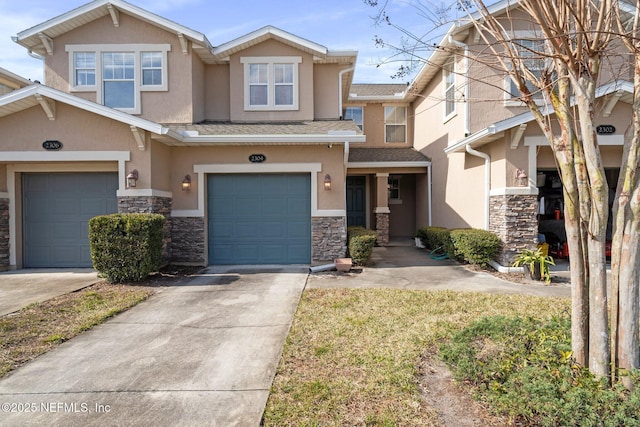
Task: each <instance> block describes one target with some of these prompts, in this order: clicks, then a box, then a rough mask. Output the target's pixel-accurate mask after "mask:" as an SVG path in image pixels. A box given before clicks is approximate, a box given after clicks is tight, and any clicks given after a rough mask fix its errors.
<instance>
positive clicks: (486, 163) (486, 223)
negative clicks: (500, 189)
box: [465, 145, 491, 230]
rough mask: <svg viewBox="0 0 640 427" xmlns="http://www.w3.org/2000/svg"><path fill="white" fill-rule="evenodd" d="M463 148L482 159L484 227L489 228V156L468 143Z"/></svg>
mask: <svg viewBox="0 0 640 427" xmlns="http://www.w3.org/2000/svg"><path fill="white" fill-rule="evenodd" d="M465 149H466V150H467V153H469V154H471V155H472V156H476V157H480V158H482V159H484V194H485V196H484V197H485V201H484V229H485V230H489V201H490V199H489V198H490V194H489V192H490V190H491V157H490V156H489V155H488V154H487V153H483V152H482V151H477V150H474V149H473V148H471V146H470V145H466V146H465Z"/></svg>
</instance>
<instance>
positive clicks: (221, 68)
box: [204, 64, 242, 121]
mask: <svg viewBox="0 0 640 427" xmlns="http://www.w3.org/2000/svg"><path fill="white" fill-rule="evenodd" d="M204 90H205V106H206V119H207V120H214V121H227V120H230V118H231V116H230V98H231V89H230V75H229V65H228V64H224V65H207V66H206V68H205V84H204ZM234 96H235V97H241V96H242V94H234Z"/></svg>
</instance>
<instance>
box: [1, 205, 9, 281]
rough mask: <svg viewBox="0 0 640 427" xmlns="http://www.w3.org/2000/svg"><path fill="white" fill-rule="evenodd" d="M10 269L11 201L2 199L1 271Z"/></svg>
mask: <svg viewBox="0 0 640 427" xmlns="http://www.w3.org/2000/svg"><path fill="white" fill-rule="evenodd" d="M8 268H9V199H4V198H2V199H0V271H4V270H7V269H8Z"/></svg>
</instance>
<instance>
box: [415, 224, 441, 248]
mask: <svg viewBox="0 0 640 427" xmlns="http://www.w3.org/2000/svg"><path fill="white" fill-rule="evenodd" d="M445 230H446V228H444V227H433V226H428V225H426V226H424V227H420V228H419V229H418V231H417V233H416V237H418V238H420V240H421V241H422V244H423V245H425V246H426V247H427V248H429V249H437V248H439V247H441V246H442V245H443V242H442V239H443V234H442V233H443V231H445Z"/></svg>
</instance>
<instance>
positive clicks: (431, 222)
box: [427, 163, 433, 227]
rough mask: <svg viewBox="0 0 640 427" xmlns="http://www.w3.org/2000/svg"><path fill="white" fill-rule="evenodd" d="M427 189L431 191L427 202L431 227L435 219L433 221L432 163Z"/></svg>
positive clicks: (428, 174) (429, 168)
mask: <svg viewBox="0 0 640 427" xmlns="http://www.w3.org/2000/svg"><path fill="white" fill-rule="evenodd" d="M427 191H429V194H428V195H427V203H428V204H429V207H428V209H429V227H431V225H433V221H432V208H431V206H432V201H433V197H432V196H431V194H432V193H433V181H432V178H431V163H429V166H427Z"/></svg>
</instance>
